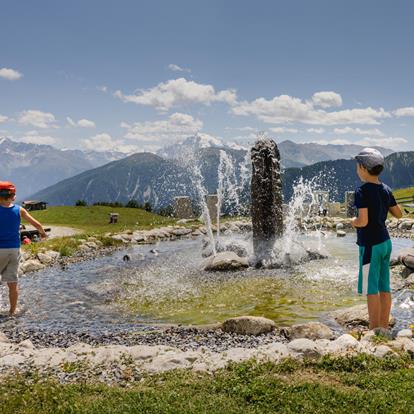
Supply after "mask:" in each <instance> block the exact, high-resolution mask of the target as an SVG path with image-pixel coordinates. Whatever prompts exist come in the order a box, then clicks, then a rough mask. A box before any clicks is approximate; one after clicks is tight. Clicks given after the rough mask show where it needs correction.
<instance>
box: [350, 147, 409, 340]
mask: <svg viewBox="0 0 414 414" xmlns="http://www.w3.org/2000/svg"><path fill="white" fill-rule="evenodd" d="M355 159H356V160H357V163H358V164H357V174H358V177H359V178H360V180H361V181H362V182H363V183H364V184H363V185H361V186H360V187H358V188H357V189H356V191H355V207H356V208H357V209H358V217H354V218H353V219H352V226H353V227H354V228H356V229H357V244H358V246H359V276H358V293H359V294H360V295H362V294H364V295H367V302H368V314H369V328H370V329H375V330H377V331H380V332H382V331H384V330H386V333H388V326H389V318H390V311H391V289H390V257H391V250H392V245H391V240H390V236H389V234H388V230H387V226H386V225H385V221H386V219H387V215H388V213H391V214H392V215H393V216H394V217H396V218H401V217H402V213H401V209H400V207H399V206H398V205H397V203H396V201H395V198H394V195H393V194H392V191H391V189H390V188H389V187H388V186H387V185H385V184H384V183H382V182H380V180H379V178H378V176H379V175H380V174H381V172H382V170H383V169H384V157H383V155H382V154H381V153H380V152H379V151H377V150H376V149H374V148H365V149H364V150H362V151H361V152H360V153H359V154H358V155H357V156H356V157H355Z"/></svg>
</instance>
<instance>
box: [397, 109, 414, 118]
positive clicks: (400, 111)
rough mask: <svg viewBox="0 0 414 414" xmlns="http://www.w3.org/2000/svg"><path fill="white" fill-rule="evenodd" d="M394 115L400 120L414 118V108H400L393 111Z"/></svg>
mask: <svg viewBox="0 0 414 414" xmlns="http://www.w3.org/2000/svg"><path fill="white" fill-rule="evenodd" d="M393 114H394V115H395V116H396V117H397V118H399V117H401V116H414V106H406V107H405V108H398V109H396V110H395V111H393Z"/></svg>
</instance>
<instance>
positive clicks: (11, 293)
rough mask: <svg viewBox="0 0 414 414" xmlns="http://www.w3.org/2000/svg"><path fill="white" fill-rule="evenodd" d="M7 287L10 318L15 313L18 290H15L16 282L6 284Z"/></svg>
mask: <svg viewBox="0 0 414 414" xmlns="http://www.w3.org/2000/svg"><path fill="white" fill-rule="evenodd" d="M7 286H8V287H9V300H10V312H9V314H10V316H12V315H14V313H15V312H16V306H17V299H18V297H19V289H18V288H17V282H11V283H7Z"/></svg>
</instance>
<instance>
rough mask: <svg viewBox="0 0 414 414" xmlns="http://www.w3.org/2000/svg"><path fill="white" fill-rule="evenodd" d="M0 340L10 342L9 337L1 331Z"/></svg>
mask: <svg viewBox="0 0 414 414" xmlns="http://www.w3.org/2000/svg"><path fill="white" fill-rule="evenodd" d="M0 342H3V343H4V342H6V343H8V342H10V340H9V338H8V337H7V336H6V335H5V334H4V333H3V332H0Z"/></svg>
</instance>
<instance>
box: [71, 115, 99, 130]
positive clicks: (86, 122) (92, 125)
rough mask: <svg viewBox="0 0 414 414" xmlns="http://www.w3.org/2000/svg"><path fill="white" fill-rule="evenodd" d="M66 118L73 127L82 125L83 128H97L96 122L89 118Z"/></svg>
mask: <svg viewBox="0 0 414 414" xmlns="http://www.w3.org/2000/svg"><path fill="white" fill-rule="evenodd" d="M66 120H67V121H68V124H69V125H70V126H72V127H82V128H95V127H96V125H95V122H93V121H89V119H80V120H79V121H74V120H73V119H72V118H71V117H69V116H67V117H66Z"/></svg>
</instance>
